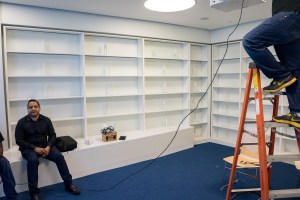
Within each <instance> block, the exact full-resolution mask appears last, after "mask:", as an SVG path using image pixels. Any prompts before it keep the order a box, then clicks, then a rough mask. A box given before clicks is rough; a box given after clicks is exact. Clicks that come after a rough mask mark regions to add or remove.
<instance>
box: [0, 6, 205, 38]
mask: <svg viewBox="0 0 300 200" xmlns="http://www.w3.org/2000/svg"><path fill="white" fill-rule="evenodd" d="M2 18H3V19H2V23H4V24H14V25H22V26H38V27H50V28H57V29H72V30H81V31H93V32H102V33H112V34H122V35H134V36H142V37H154V38H164V39H171V40H182V41H193V42H207V41H209V38H210V35H209V31H207V30H204V29H196V28H189V27H183V26H175V25H169V24H164V23H155V22H147V21H141V20H131V19H124V18H118V17H108V16H101V15H94V14H85V13H78V12H70V11H62V10H54V9H46V8H37V7H30V6H21V5H13V4H5V3H2Z"/></svg>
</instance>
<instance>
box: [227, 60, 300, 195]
mask: <svg viewBox="0 0 300 200" xmlns="http://www.w3.org/2000/svg"><path fill="white" fill-rule="evenodd" d="M252 81H253V85H254V98H250V97H249V95H250V90H251V84H252ZM281 94H283V93H282V92H279V93H274V94H273V93H272V95H273V97H269V98H263V95H262V89H261V80H260V71H259V69H257V68H256V65H255V63H250V64H249V73H248V79H247V85H246V90H245V94H244V101H243V107H242V112H241V118H240V124H239V130H238V135H237V141H236V146H235V151H234V159H233V164H232V167H231V173H230V177H229V183H228V188H227V194H226V200H230V199H231V198H232V194H233V193H235V194H237V193H243V192H251V191H253V192H258V193H260V199H261V200H268V199H271V198H289V197H300V189H289V190H273V191H272V190H270V189H269V181H270V177H271V164H272V162H279V161H289V160H300V154H296V155H284V156H278V155H273V154H274V147H275V135H276V133H277V134H280V135H283V136H287V137H292V138H296V139H297V143H298V149H299V152H300V130H299V129H297V128H295V136H289V135H286V134H284V133H280V132H277V131H276V127H287V126H288V125H286V124H281V123H276V122H265V121H264V114H263V100H270V101H271V102H272V104H273V113H272V117H274V116H277V114H278V105H279V95H281ZM251 100H255V107H256V126H257V140H258V156H259V177H260V188H253V189H239V190H233V189H232V187H233V182H234V177H235V173H236V168H237V160H238V155H239V149H240V147H241V145H242V137H243V133H245V132H247V131H246V130H244V125H245V123H246V114H247V108H248V103H249V102H250V101H251ZM266 127H271V134H270V141H269V142H268V143H267V142H266V137H265V128H266ZM298 135H299V136H298ZM266 146H268V147H269V152H268V154H267V150H266ZM233 198H234V197H233Z"/></svg>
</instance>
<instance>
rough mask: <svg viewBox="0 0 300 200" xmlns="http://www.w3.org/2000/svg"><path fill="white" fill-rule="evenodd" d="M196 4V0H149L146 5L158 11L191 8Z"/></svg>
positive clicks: (175, 10)
mask: <svg viewBox="0 0 300 200" xmlns="http://www.w3.org/2000/svg"><path fill="white" fill-rule="evenodd" d="M195 4H196V1H195V0H147V1H145V2H144V6H145V7H146V8H147V9H149V10H153V11H157V12H177V11H182V10H186V9H189V8H191V7H193V6H194V5H195Z"/></svg>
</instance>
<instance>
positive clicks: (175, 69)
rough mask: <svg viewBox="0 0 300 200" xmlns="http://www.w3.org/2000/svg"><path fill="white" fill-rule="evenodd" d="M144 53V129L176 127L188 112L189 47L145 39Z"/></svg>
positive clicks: (185, 44) (187, 121)
mask: <svg viewBox="0 0 300 200" xmlns="http://www.w3.org/2000/svg"><path fill="white" fill-rule="evenodd" d="M144 51H145V52H144V53H145V54H144V56H145V58H144V65H145V128H146V129H148V128H155V127H169V126H174V127H176V126H178V124H179V123H180V122H181V120H182V119H183V118H184V117H185V116H186V115H187V114H188V112H189V109H188V108H189V59H188V55H189V44H188V43H181V42H169V41H168V42H166V41H160V40H150V39H146V40H145V41H144ZM187 125H189V118H187V120H185V121H184V123H183V124H182V126H187Z"/></svg>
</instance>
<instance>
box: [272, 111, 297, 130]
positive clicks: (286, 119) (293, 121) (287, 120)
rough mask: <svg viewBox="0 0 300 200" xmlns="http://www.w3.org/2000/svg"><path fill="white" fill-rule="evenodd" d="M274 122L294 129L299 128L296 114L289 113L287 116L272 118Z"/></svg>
mask: <svg viewBox="0 0 300 200" xmlns="http://www.w3.org/2000/svg"><path fill="white" fill-rule="evenodd" d="M273 120H274V121H275V122H279V123H284V124H290V125H292V126H294V127H297V128H300V117H299V116H298V115H297V114H296V113H289V114H287V115H282V116H276V117H273Z"/></svg>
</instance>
